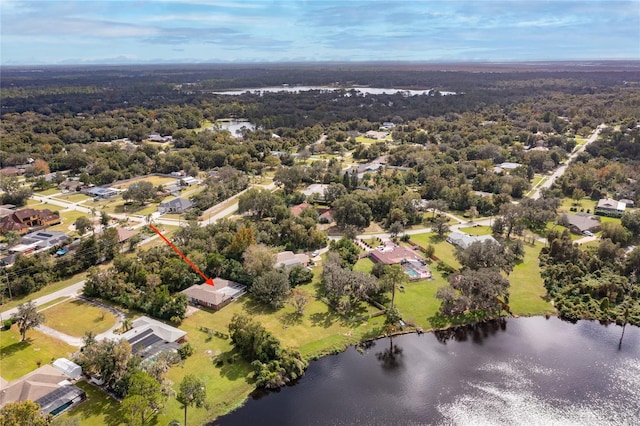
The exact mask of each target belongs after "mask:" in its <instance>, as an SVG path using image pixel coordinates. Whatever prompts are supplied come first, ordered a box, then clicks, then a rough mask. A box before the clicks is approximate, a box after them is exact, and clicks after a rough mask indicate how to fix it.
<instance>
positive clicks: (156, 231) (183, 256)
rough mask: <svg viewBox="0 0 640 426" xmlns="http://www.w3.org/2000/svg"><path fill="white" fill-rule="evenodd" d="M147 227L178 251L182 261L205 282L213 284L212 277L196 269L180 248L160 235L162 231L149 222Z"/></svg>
mask: <svg viewBox="0 0 640 426" xmlns="http://www.w3.org/2000/svg"><path fill="white" fill-rule="evenodd" d="M149 228H151V229H152V230H153V232H155V233H156V234H158V235H159V236H160V238H162V239H163V240H164V242H165V243H167V244H169V247H171V248H172V249H173V251H175V252H176V253H178V255H180V257H181V258H183V259H184V261H185V262H187V263H188V264H189V266H191V267H192V268H193V270H194V271H196V272H197V273H198V274H199V275H200V276H201V277H202V278H204V283H205V284H208V285H213V278H209V277H207V276H206V275H205V274H203V273H202V271H201V270H200V269H198V267H197V266H196V265H194V264H193V262H192V261H190V260H189V259H187V256H185V255H184V254H183V253H182V252H181V251H180V249H178V247H176V246H174V245H173V243H172V242H171V241H169V240H167V238H166V237H165V236H164V235H162V233H161V232H160V231H159V230H158V228H156V227H155V226H153V225H152V224H149Z"/></svg>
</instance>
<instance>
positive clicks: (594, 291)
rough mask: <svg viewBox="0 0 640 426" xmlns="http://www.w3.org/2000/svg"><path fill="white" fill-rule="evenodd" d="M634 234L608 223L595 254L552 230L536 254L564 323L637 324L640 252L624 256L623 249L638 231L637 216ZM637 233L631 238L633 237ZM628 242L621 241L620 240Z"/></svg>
mask: <svg viewBox="0 0 640 426" xmlns="http://www.w3.org/2000/svg"><path fill="white" fill-rule="evenodd" d="M634 215H635V216H634V219H633V225H630V222H627V226H632V227H633V228H634V231H631V229H629V228H627V227H626V226H624V225H619V224H611V225H609V226H607V227H605V229H604V233H603V239H602V240H601V241H600V243H599V244H598V247H597V248H596V249H595V250H588V249H587V250H583V249H581V248H579V247H578V246H577V245H575V244H573V241H572V240H571V235H570V234H569V232H568V231H566V230H565V231H564V232H563V233H562V234H560V233H559V232H556V231H550V232H549V233H548V234H547V239H548V241H549V243H548V246H547V247H545V248H543V249H542V251H541V253H540V264H541V266H542V277H543V278H544V284H545V287H546V289H547V291H548V293H549V295H550V296H551V297H552V298H553V300H554V302H555V306H556V308H557V309H558V312H559V314H560V316H561V317H562V318H565V319H568V320H572V321H576V320H578V319H583V318H588V319H598V320H601V321H612V322H616V323H617V324H625V323H630V324H634V325H640V281H639V279H638V278H639V277H640V248H638V247H636V248H634V249H633V250H632V251H630V252H628V253H625V250H624V249H623V248H622V247H624V246H625V245H626V244H628V242H629V241H630V238H635V241H636V242H637V236H638V235H639V234H638V233H637V232H638V231H639V230H640V229H639V228H638V224H640V213H635V214H634ZM632 232H635V233H632ZM625 235H626V238H627V240H626V241H624V240H623V241H620V240H619V239H620V238H625Z"/></svg>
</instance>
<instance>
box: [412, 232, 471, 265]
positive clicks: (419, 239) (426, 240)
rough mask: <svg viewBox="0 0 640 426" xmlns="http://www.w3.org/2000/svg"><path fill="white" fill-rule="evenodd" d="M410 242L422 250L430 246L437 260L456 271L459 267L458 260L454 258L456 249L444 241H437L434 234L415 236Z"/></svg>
mask: <svg viewBox="0 0 640 426" xmlns="http://www.w3.org/2000/svg"><path fill="white" fill-rule="evenodd" d="M411 241H413V242H415V243H416V244H418V245H419V246H421V247H424V248H426V247H427V246H428V245H429V244H431V245H432V246H433V247H434V248H435V253H434V255H435V256H436V257H437V258H438V259H440V260H442V261H443V262H444V263H446V264H448V265H449V266H451V267H453V268H456V269H457V268H459V267H460V263H458V260H457V259H456V256H455V253H456V248H455V247H454V246H453V245H451V244H449V243H448V242H446V241H445V240H442V241H440V240H438V239H437V234H436V233H434V232H430V233H424V234H415V235H412V236H411Z"/></svg>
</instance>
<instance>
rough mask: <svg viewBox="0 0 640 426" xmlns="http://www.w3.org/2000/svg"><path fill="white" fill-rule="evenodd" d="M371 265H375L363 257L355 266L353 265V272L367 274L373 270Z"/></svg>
mask: <svg viewBox="0 0 640 426" xmlns="http://www.w3.org/2000/svg"><path fill="white" fill-rule="evenodd" d="M373 265H375V262H374V261H373V260H371V259H370V258H368V257H363V258H362V259H360V260H358V261H357V262H356V264H355V265H353V270H354V271H358V272H364V273H367V274H369V273H371V270H372V269H373Z"/></svg>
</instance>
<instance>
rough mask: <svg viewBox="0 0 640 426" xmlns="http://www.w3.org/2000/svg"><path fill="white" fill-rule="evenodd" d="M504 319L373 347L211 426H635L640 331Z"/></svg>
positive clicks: (314, 370)
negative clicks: (432, 425) (454, 425)
mask: <svg viewBox="0 0 640 426" xmlns="http://www.w3.org/2000/svg"><path fill="white" fill-rule="evenodd" d="M621 334H622V327H619V326H615V325H609V326H603V325H600V324H599V323H597V322H590V321H579V322H578V323H577V324H571V323H567V322H563V321H560V320H558V319H556V318H550V319H545V318H542V317H535V318H519V319H508V320H504V321H500V322H493V323H489V324H484V325H482V326H478V327H475V328H473V329H467V330H458V331H451V332H444V333H438V334H433V333H429V334H426V335H422V336H418V335H415V334H412V335H405V336H399V337H396V338H394V339H393V340H391V339H381V340H378V341H376V342H372V343H371V344H370V346H369V347H367V348H365V350H364V351H363V353H360V352H359V351H357V350H356V349H355V348H349V349H347V350H346V351H345V352H343V353H341V354H338V355H333V356H328V357H325V358H322V359H320V360H318V361H315V362H312V363H311V365H310V366H309V369H308V370H307V373H306V374H305V376H304V377H303V378H302V380H300V381H299V382H298V383H297V384H296V385H295V386H290V387H285V388H283V389H282V390H280V391H279V392H277V393H269V394H266V395H263V396H261V397H260V396H255V397H253V398H251V399H250V400H249V401H248V402H247V404H246V405H245V406H244V407H242V408H240V409H239V410H237V411H235V412H233V413H231V414H230V415H228V416H225V417H221V418H219V419H218V420H216V421H215V422H214V424H216V425H248V424H259V425H391V424H398V425H430V424H436V425H450V424H456V425H553V424H555V425H625V424H626V425H640V328H638V327H632V326H627V327H626V329H625V334H624V339H623V341H622V345H621V346H620V345H619V343H620V337H621Z"/></svg>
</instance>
